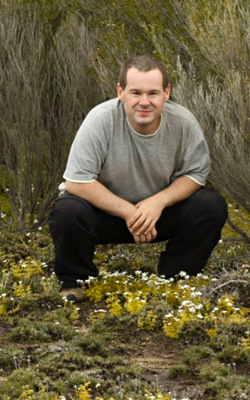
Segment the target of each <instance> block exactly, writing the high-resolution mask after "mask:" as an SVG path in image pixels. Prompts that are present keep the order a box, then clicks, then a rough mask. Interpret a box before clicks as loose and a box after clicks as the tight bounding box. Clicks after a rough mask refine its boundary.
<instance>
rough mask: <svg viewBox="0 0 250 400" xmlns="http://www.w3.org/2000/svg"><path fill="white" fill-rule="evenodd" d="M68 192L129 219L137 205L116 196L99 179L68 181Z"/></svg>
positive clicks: (110, 212) (106, 210)
mask: <svg viewBox="0 0 250 400" xmlns="http://www.w3.org/2000/svg"><path fill="white" fill-rule="evenodd" d="M66 190H67V192H69V193H71V194H73V195H75V196H78V197H81V198H83V199H85V200H87V201H88V202H89V203H91V204H93V205H94V206H95V207H97V208H100V209H101V210H103V211H105V212H107V213H109V214H112V215H115V216H117V217H120V218H123V219H125V220H127V219H128V218H129V217H130V216H131V214H132V213H133V212H134V210H135V206H134V205H133V204H132V203H130V202H128V201H126V200H124V199H122V198H120V197H118V196H116V195H115V194H113V193H112V192H110V190H108V189H107V188H106V187H105V186H103V185H102V184H101V183H100V182H98V181H93V182H89V183H76V182H70V181H66Z"/></svg>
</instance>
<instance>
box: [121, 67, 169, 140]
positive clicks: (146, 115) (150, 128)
mask: <svg viewBox="0 0 250 400" xmlns="http://www.w3.org/2000/svg"><path fill="white" fill-rule="evenodd" d="M117 93H118V97H119V99H120V100H121V101H123V103H124V109H125V112H126V115H127V118H128V121H129V123H130V125H131V126H132V128H133V129H134V130H135V131H136V132H138V133H141V134H143V135H149V134H152V133H154V132H155V131H156V130H157V128H158V127H159V125H160V121H161V113H162V109H163V105H164V102H165V101H167V100H168V99H169V95H170V86H168V87H167V88H166V90H164V89H163V85H162V74H161V71H160V70H159V69H153V70H151V71H148V72H142V71H138V69H136V68H134V67H132V68H130V69H129V70H128V72H127V85H126V87H125V89H124V90H123V89H122V88H121V86H120V84H119V83H118V85H117Z"/></svg>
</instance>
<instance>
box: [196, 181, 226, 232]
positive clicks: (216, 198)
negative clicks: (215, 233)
mask: <svg viewBox="0 0 250 400" xmlns="http://www.w3.org/2000/svg"><path fill="white" fill-rule="evenodd" d="M201 201H202V206H203V207H204V213H207V215H209V217H210V218H212V219H213V222H214V224H216V225H217V226H218V228H219V229H221V228H222V227H223V225H224V224H225V222H226V220H227V217H228V210H227V203H226V201H225V199H224V197H223V196H221V194H220V193H218V192H217V191H215V190H212V189H205V188H204V193H203V196H202V199H201Z"/></svg>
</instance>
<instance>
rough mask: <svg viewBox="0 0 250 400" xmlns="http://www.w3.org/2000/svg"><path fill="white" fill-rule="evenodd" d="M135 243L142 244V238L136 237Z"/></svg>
mask: <svg viewBox="0 0 250 400" xmlns="http://www.w3.org/2000/svg"><path fill="white" fill-rule="evenodd" d="M134 241H135V243H136V244H141V241H140V236H138V235H134Z"/></svg>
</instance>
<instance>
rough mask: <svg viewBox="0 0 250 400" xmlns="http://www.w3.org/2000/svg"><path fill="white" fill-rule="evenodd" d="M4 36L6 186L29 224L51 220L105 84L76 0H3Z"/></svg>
mask: <svg viewBox="0 0 250 400" xmlns="http://www.w3.org/2000/svg"><path fill="white" fill-rule="evenodd" d="M52 3H53V5H52ZM0 38H1V40H0V42H1V45H0V54H1V59H0V71H1V77H2V79H1V82H0V88H1V94H2V96H1V98H0V113H1V145H2V146H1V147H2V150H1V161H0V162H1V164H4V165H5V166H6V167H7V171H8V174H7V175H6V174H4V175H3V176H2V177H1V179H2V184H1V186H2V187H3V188H4V191H5V193H6V194H7V195H8V198H9V201H10V205H11V210H12V215H13V216H15V217H16V218H17V219H18V227H19V229H23V230H24V229H26V228H27V227H28V228H31V227H33V226H39V225H41V224H44V222H45V221H46V218H47V213H48V209H49V207H50V205H51V203H52V201H53V200H54V199H55V198H56V196H57V194H58V189H57V187H58V184H59V183H60V180H61V179H62V178H61V176H62V173H63V171H64V169H65V164H66V160H67V156H68V151H69V146H70V144H71V142H72V139H73V137H74V135H75V132H76V130H77V129H78V127H79V125H80V123H81V122H82V119H83V118H84V116H85V115H86V113H87V112H88V110H89V109H90V108H91V106H93V104H95V102H96V101H97V99H98V96H99V95H100V90H99V89H98V87H97V85H96V84H95V83H94V82H93V81H92V80H91V75H90V74H89V70H90V66H89V62H88V57H89V52H90V48H91V39H90V38H89V37H88V35H87V28H86V25H85V23H84V20H83V18H81V16H80V15H79V14H78V12H77V2H75V4H74V3H72V2H69V1H57V2H51V1H50V0H46V1H45V2H41V1H26V0H23V1H19V0H15V1H13V2H9V1H5V0H2V1H1V22H0ZM72 43H73V44H74V45H72ZM6 178H7V179H6Z"/></svg>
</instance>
